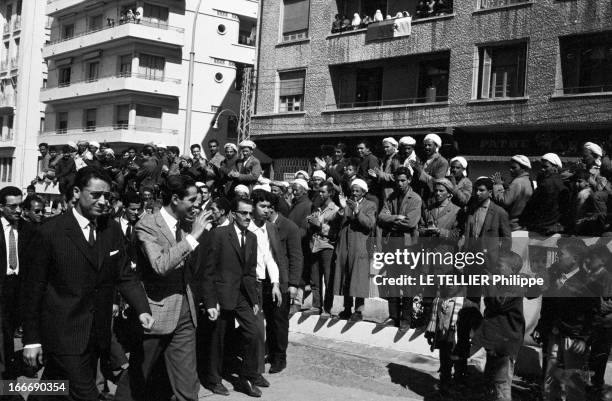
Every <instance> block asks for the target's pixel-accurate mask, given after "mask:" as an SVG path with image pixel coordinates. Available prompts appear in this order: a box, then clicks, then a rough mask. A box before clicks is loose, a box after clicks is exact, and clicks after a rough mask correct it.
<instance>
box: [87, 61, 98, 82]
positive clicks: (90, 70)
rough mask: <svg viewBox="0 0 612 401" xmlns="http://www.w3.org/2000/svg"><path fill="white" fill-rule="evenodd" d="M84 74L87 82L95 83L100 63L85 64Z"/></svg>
mask: <svg viewBox="0 0 612 401" xmlns="http://www.w3.org/2000/svg"><path fill="white" fill-rule="evenodd" d="M86 73H87V82H93V81H97V80H98V78H99V74H100V62H99V61H92V62H91V63H87V67H86Z"/></svg>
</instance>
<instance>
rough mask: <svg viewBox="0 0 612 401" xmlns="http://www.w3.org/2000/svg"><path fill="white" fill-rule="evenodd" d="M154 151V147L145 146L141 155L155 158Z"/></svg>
mask: <svg viewBox="0 0 612 401" xmlns="http://www.w3.org/2000/svg"><path fill="white" fill-rule="evenodd" d="M153 151H154V149H153V146H151V145H145V146H143V147H142V152H141V153H142V154H143V155H145V156H153Z"/></svg>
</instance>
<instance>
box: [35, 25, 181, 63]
mask: <svg viewBox="0 0 612 401" xmlns="http://www.w3.org/2000/svg"><path fill="white" fill-rule="evenodd" d="M184 36H185V30H184V29H183V28H178V27H174V26H170V25H168V24H166V23H162V22H150V21H145V20H141V21H140V22H139V23H137V22H134V21H130V22H125V23H122V24H116V23H115V22H114V21H112V20H107V21H106V25H104V26H102V27H96V28H91V27H90V28H89V29H87V30H85V31H83V32H75V33H74V34H73V35H71V36H70V37H66V38H55V40H52V41H51V42H50V43H49V44H47V45H45V47H44V49H43V57H45V58H48V57H54V56H58V55H61V54H65V53H68V52H71V51H75V50H82V49H85V48H88V47H92V46H100V45H101V44H104V43H107V42H111V41H112V42H115V41H118V40H125V39H129V38H135V39H139V40H143V41H149V42H154V43H155V44H156V45H158V46H170V47H176V46H178V47H182V46H183V44H184V41H185V38H184Z"/></svg>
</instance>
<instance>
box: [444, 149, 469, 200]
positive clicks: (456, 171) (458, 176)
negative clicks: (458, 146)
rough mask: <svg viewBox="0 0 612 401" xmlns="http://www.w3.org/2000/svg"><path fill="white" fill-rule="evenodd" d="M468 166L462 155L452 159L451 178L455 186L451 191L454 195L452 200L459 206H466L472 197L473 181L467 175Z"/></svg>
mask: <svg viewBox="0 0 612 401" xmlns="http://www.w3.org/2000/svg"><path fill="white" fill-rule="evenodd" d="M467 166H468V162H467V160H465V158H464V157H461V156H457V157H453V158H452V159H451V161H450V174H449V180H450V182H451V183H452V184H453V185H454V187H453V188H452V190H449V191H450V193H451V194H452V195H453V197H452V198H451V201H452V202H453V203H454V204H455V205H457V206H459V207H464V206H466V205H467V204H468V201H469V200H470V198H471V197H472V181H471V180H470V179H469V178H468V176H467V170H466V169H467Z"/></svg>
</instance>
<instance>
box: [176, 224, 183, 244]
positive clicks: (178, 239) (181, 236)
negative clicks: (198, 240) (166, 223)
mask: <svg viewBox="0 0 612 401" xmlns="http://www.w3.org/2000/svg"><path fill="white" fill-rule="evenodd" d="M175 237H176V242H177V243H179V242H181V239H183V235H182V233H181V226H180V225H179V224H178V223H176V233H175Z"/></svg>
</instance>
